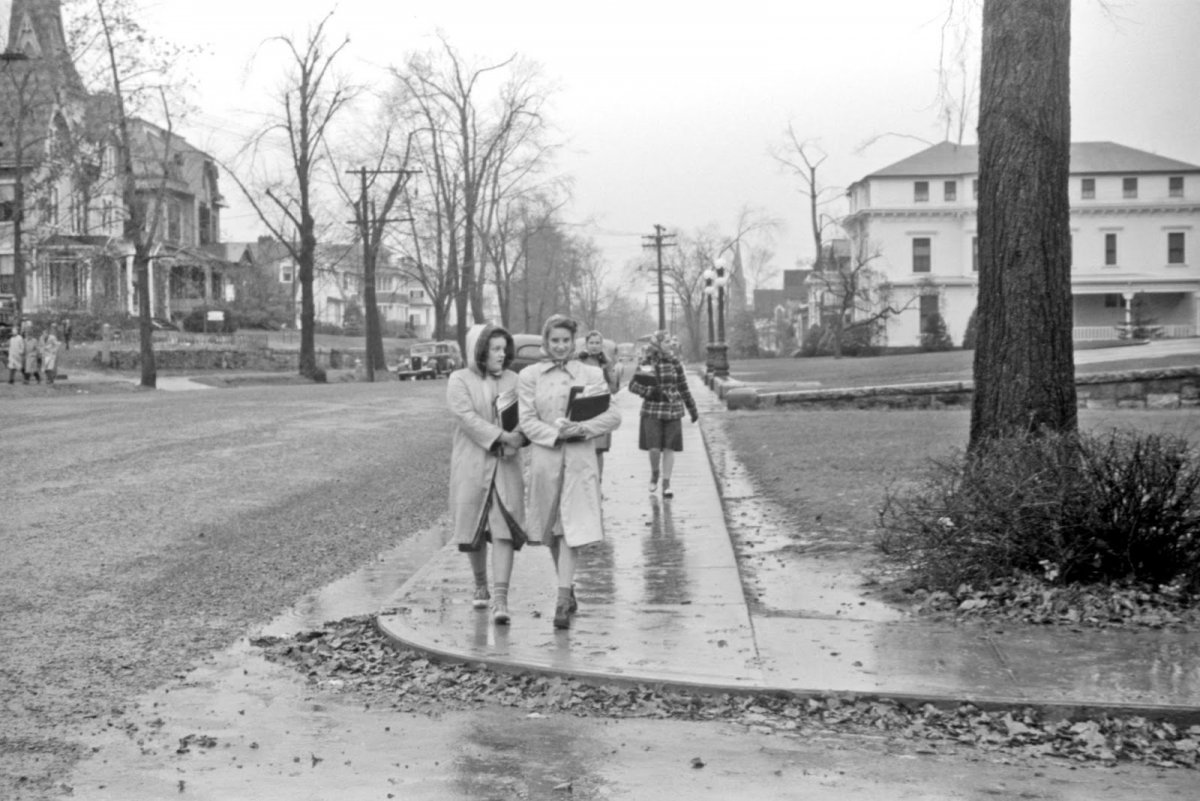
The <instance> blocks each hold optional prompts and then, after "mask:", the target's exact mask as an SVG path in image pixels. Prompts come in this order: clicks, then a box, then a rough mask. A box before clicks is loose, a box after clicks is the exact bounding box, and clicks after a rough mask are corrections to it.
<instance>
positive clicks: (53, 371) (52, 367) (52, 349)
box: [38, 323, 58, 384]
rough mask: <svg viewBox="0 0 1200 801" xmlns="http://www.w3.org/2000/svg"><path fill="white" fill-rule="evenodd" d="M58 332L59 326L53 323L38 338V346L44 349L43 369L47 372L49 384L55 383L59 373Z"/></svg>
mask: <svg viewBox="0 0 1200 801" xmlns="http://www.w3.org/2000/svg"><path fill="white" fill-rule="evenodd" d="M57 332H58V326H57V325H55V324H54V323H51V324H50V327H49V328H47V329H46V330H45V331H44V332H43V333H42V336H41V338H40V339H39V340H38V347H39V348H40V349H41V351H42V371H43V372H44V373H45V374H46V383H47V384H53V383H54V378H55V376H56V375H57V374H58V337H57V336H56V334H57Z"/></svg>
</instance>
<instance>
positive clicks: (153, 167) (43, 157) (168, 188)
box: [0, 0, 237, 318]
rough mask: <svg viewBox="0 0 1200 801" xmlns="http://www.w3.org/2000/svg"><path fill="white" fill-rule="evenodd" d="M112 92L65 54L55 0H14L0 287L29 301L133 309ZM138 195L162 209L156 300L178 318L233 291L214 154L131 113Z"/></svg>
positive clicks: (0, 78) (159, 309)
mask: <svg viewBox="0 0 1200 801" xmlns="http://www.w3.org/2000/svg"><path fill="white" fill-rule="evenodd" d="M116 122H117V117H116V113H115V103H114V99H113V98H112V97H111V96H110V95H106V94H103V93H89V92H88V91H87V90H86V89H85V88H84V86H83V82H82V81H81V80H80V77H79V74H78V73H77V71H76V68H75V65H74V64H73V63H72V61H71V60H70V58H69V56H68V55H67V51H66V45H65V41H64V36H63V24H62V16H61V10H60V2H59V0H13V2H12V8H11V15H10V22H9V29H8V38H7V49H6V51H5V52H4V54H3V57H2V59H0V292H7V293H11V294H14V295H16V296H17V297H18V299H19V301H20V302H21V304H22V308H23V310H24V311H25V312H26V313H31V312H39V311H65V310H78V309H84V310H89V311H95V312H110V313H118V314H119V313H122V312H125V313H129V314H136V313H137V309H138V302H137V292H136V287H135V280H134V279H135V276H134V269H133V244H132V242H130V241H128V240H127V239H126V238H125V232H124V229H125V223H126V220H127V219H128V214H127V210H126V208H125V204H124V200H123V193H122V191H121V188H122V182H121V178H120V177H121V175H122V170H121V158H120V149H119V147H118V139H117V137H116V130H117V129H116ZM129 132H130V150H131V152H132V156H133V164H134V175H135V185H136V191H135V194H136V197H137V201H136V202H137V203H139V204H141V205H142V206H143V208H144V209H145V210H146V212H147V216H148V218H151V219H153V218H157V220H158V224H157V236H156V237H155V238H154V242H155V244H154V250H153V258H152V260H151V263H150V278H151V280H150V293H151V298H150V300H151V309H152V313H153V315H154V316H156V317H163V318H179V317H182V316H185V315H186V314H187V313H188V312H190V311H191V310H192V309H193V308H195V307H197V306H203V305H209V304H214V303H220V302H222V301H225V300H228V299H230V297H231V293H232V291H233V281H232V279H233V276H234V274H235V272H236V269H237V267H236V265H234V264H232V263H231V262H230V261H228V260H227V259H226V258H225V257H226V252H225V249H224V248H223V247H222V246H221V245H220V209H221V207H222V197H221V193H220V188H219V183H218V178H219V176H218V171H217V167H216V163H215V162H214V160H213V159H212V158H211V157H209V156H208V155H207V154H205V153H204V152H202V151H200V150H198V149H196V148H194V147H192V146H191V145H190V144H189V143H188V142H186V141H185V140H184V139H182V138H181V137H179V136H178V135H175V134H172V133H170V132H169V131H167V130H165V129H164V128H162V127H160V126H157V125H155V124H153V123H150V122H148V121H145V120H141V119H136V118H135V119H131V120H130V121H129Z"/></svg>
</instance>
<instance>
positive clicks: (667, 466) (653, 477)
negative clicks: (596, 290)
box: [629, 331, 700, 498]
mask: <svg viewBox="0 0 1200 801" xmlns="http://www.w3.org/2000/svg"><path fill="white" fill-rule="evenodd" d="M629 391H630V392H632V393H633V394H635V395H640V396H641V398H642V414H641V420H640V425H639V427H638V447H639V448H640V449H642V450H644V451H649V452H650V492H651V493H654V492H656V491H657V490H658V479H659V475H660V474H659V467H660V465H661V468H662V473H661V475H662V494H663V497H664V498H671V497H674V494H675V493H674V491H673V490H672V489H671V470H672V469H673V468H674V466H675V453H676V451H682V450H683V414H684V411H686V412H687V414H688V416H689V417H691V419H692V422H693V423H694V422H696V421H697V420H698V419H700V414H699V412H697V411H696V401H695V400H693V399H692V392H691V390H689V389H688V384H687V374H686V373H685V372H684V369H683V365H682V364H681V363H680V361H679V359H677V358H675V356H674V354H672V353H671V347H670V340H669V338H668V334H667V332H666V331H656V332H654V334H653V335H652V336H651V337H650V341H649V343H647V345H646V356H645V358H643V359H642V361H641V362H640V363H639V364H638V367H637V370H636V371H635V372H634V377H633V379H632V380H630V382H629Z"/></svg>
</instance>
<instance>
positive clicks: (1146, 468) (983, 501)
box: [880, 431, 1200, 591]
mask: <svg viewBox="0 0 1200 801" xmlns="http://www.w3.org/2000/svg"><path fill="white" fill-rule="evenodd" d="M880 522H881V531H882V534H881V539H880V547H881V548H882V549H883V550H884V551H885V552H887V553H890V554H892V555H895V556H897V557H899V558H901V559H902V560H904V561H905V562H906V563H907V564H908V566H909V568H910V570H911V572H912V574H913V577H914V578H916V579H917V580H918V581H919V582H921V583H923V584H924V585H925V586H927V587H928V588H929V589H937V590H946V591H954V590H955V589H956V588H957V587H959V586H960V585H962V584H979V583H988V582H992V581H995V580H997V579H1001V578H1015V577H1018V576H1020V575H1022V574H1030V573H1034V574H1038V575H1041V576H1043V577H1044V578H1046V579H1048V580H1051V581H1053V582H1060V583H1085V582H1094V581H1110V582H1111V581H1126V580H1130V581H1138V582H1148V583H1151V584H1155V585H1159V586H1161V585H1165V584H1170V583H1174V582H1181V583H1182V584H1183V585H1184V586H1185V587H1186V588H1188V589H1189V591H1197V590H1200V464H1198V462H1197V459H1196V454H1195V453H1194V452H1193V450H1192V448H1191V447H1190V445H1189V444H1188V442H1187V441H1186V440H1184V439H1182V438H1179V437H1175V436H1171V435H1162V434H1140V433H1137V432H1120V431H1113V432H1110V433H1108V434H1106V435H1103V436H1087V435H1079V436H1077V435H1043V436H1040V437H1029V438H1023V439H1021V438H1014V439H1009V440H1002V441H998V442H995V443H992V444H991V445H989V446H987V447H986V448H984V449H983V450H982V451H981V452H980V453H977V454H958V455H955V456H952V457H951V458H948V459H944V460H936V461H933V462H932V463H931V464H930V467H929V469H928V471H927V473H926V474H925V475H924V476H923V477H922V479H920V480H919V481H918V483H917V484H916V485H915V486H913V487H910V488H907V489H901V490H898V491H889V492H888V495H887V498H886V500H885V502H884V508H883V510H882V512H881V520H880Z"/></svg>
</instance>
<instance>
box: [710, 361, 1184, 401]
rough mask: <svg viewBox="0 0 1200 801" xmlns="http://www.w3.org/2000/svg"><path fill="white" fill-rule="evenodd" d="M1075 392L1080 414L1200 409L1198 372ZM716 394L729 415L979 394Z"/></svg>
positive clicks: (868, 390)
mask: <svg viewBox="0 0 1200 801" xmlns="http://www.w3.org/2000/svg"><path fill="white" fill-rule="evenodd" d="M1075 387H1076V390H1075V391H1076V394H1077V396H1078V399H1079V407H1080V408H1081V409H1183V408H1193V407H1200V367H1164V368H1160V369H1153V370H1130V371H1125V372H1119V373H1091V374H1088V375H1082V376H1079V377H1077V378H1076V380H1075ZM713 388H714V389H715V390H716V391H717V394H718V395H719V396H720V397H721V398H723V399H724V400H725V405H726V406H727V407H728V408H730V409H770V408H773V407H776V406H788V405H790V406H795V407H801V408H814V409H873V408H891V409H945V408H968V407H969V406H970V404H971V398H972V395H973V394H974V391H975V385H974V382H973V381H953V382H942V383H933V384H903V385H895V386H880V387H857V388H852V389H811V390H793V391H787V392H772V391H770V389H768V388H766V387H763V386H750V385H746V384H742V383H740V382H737V381H732V380H725V381H717V382H715V383H714V385H713Z"/></svg>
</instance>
